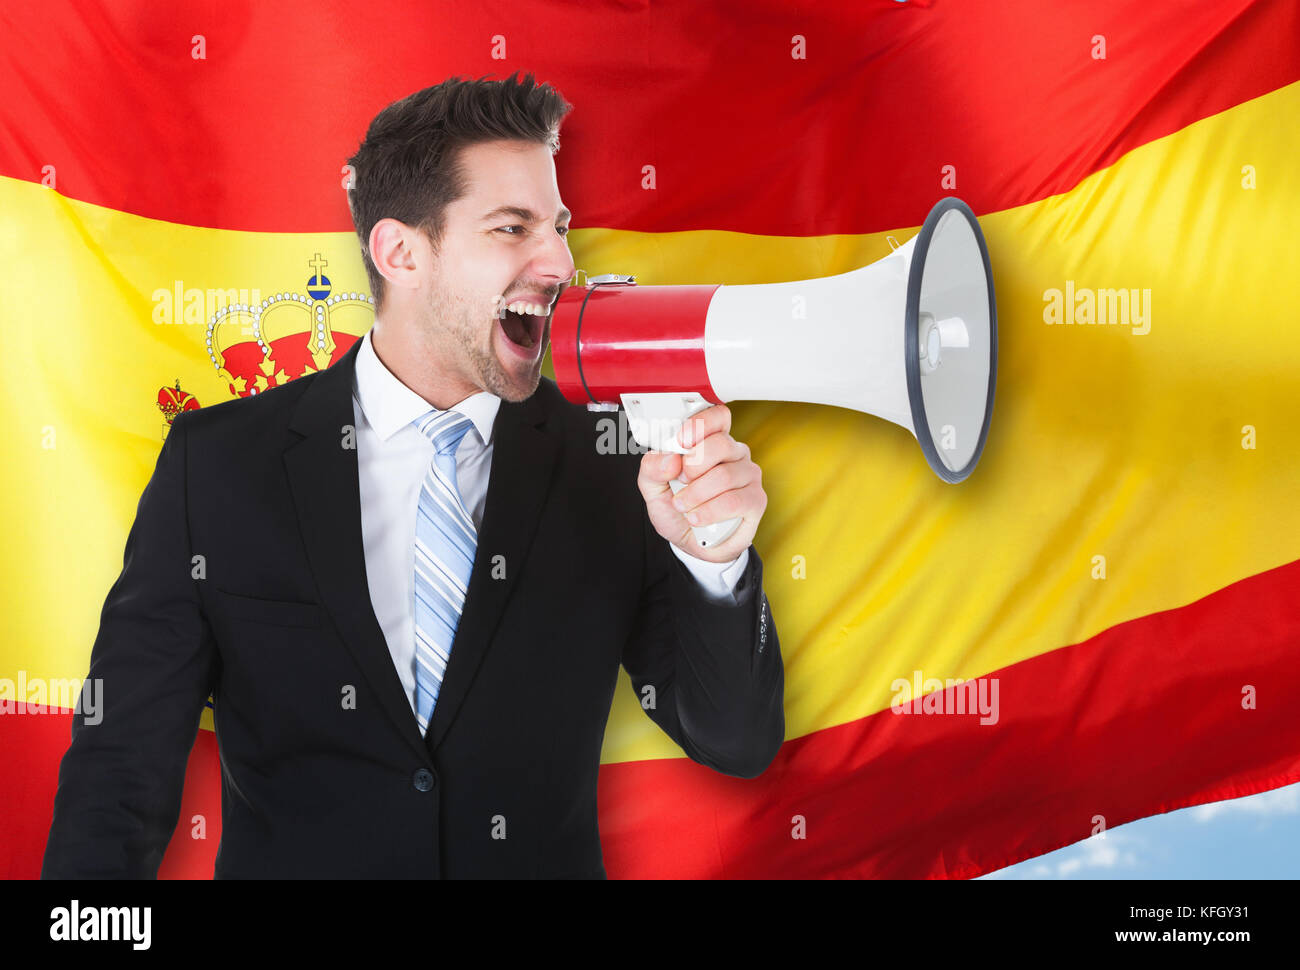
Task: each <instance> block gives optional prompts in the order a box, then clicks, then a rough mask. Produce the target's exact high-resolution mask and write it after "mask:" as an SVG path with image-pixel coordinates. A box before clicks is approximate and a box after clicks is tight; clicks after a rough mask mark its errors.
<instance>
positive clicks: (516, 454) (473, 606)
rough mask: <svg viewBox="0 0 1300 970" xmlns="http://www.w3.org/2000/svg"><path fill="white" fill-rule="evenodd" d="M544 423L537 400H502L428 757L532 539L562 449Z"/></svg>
mask: <svg viewBox="0 0 1300 970" xmlns="http://www.w3.org/2000/svg"><path fill="white" fill-rule="evenodd" d="M545 422H546V409H545V408H544V407H543V405H542V401H541V395H540V394H538V393H535V394H533V396H532V397H530V398H528V400H526V401H523V402H521V403H518V404H514V403H511V402H509V401H505V400H503V401H502V402H501V405H500V407H499V408H498V410H497V417H496V421H495V423H494V424H493V425H492V441H493V448H492V470H491V473H490V476H489V478H488V490H487V501H486V504H485V505H484V508H483V527H482V529H481V530H480V534H479V537H478V548H477V550H476V552H475V556H474V568H473V570H472V572H471V573H470V580H469V589H468V591H467V592H466V594H465V609H464V611H463V612H462V614H461V618H460V623H459V625H458V626H457V628H456V637H455V639H454V640H453V641H452V647H451V658H450V659H449V660H448V662H447V672H446V675H445V677H444V678H443V682H442V686H441V687H440V688H439V691H438V702H437V704H436V705H435V707H434V709H433V721H432V722H431V723H430V725H429V748H430V750H433V749H435V748H436V747H437V746H438V745H439V744H440V743H441V742H442V739H443V737H444V736H445V735H446V733H447V729H448V728H449V727H450V726H451V724H452V721H454V720H455V717H456V713H457V711H459V710H460V706H461V704H462V703H463V702H464V700H465V695H466V694H467V693H468V692H469V689H470V686H471V685H472V684H473V681H474V675H475V673H476V672H477V671H478V668H479V665H480V664H481V663H482V662H483V658H484V656H486V654H487V650H488V644H489V643H491V641H492V636H493V634H494V633H495V632H496V628H497V625H498V624H499V623H500V622H501V616H502V614H503V613H504V612H505V608H506V604H507V602H508V601H509V599H510V595H511V593H512V592H513V591H514V588H515V583H516V581H517V579H518V576H519V570H520V569H521V568H522V566H523V563H524V559H525V557H526V556H527V555H528V550H529V548H530V547H531V546H532V542H533V536H534V535H535V534H536V532H537V522H538V519H539V518H540V517H541V512H542V508H543V507H544V506H545V504H546V499H547V495H548V493H549V492H550V488H551V477H552V474H551V473H552V472H553V471H554V467H555V461H556V457H557V456H558V454H559V451H560V448H561V441H562V439H561V437H560V435H559V434H558V433H557V432H555V431H552V430H549V429H547V428H546V427H544V425H545ZM498 557H500V558H498ZM503 568H504V576H502V575H501V570H502V569H503ZM494 573H495V574H496V575H495V576H494Z"/></svg>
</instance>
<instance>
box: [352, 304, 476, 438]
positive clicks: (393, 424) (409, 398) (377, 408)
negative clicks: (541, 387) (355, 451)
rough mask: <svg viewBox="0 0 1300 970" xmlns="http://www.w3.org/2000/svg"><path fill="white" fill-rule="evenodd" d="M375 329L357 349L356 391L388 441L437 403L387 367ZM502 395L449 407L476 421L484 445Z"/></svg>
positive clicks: (365, 411)
mask: <svg viewBox="0 0 1300 970" xmlns="http://www.w3.org/2000/svg"><path fill="white" fill-rule="evenodd" d="M373 333H374V330H373V328H372V329H371V330H367V331H366V334H365V336H364V337H362V338H361V348H360V350H358V351H357V362H356V373H355V375H354V377H353V381H352V393H353V395H354V396H355V397H356V399H357V401H359V402H360V404H361V411H362V413H363V414H365V416H366V420H367V421H369V422H370V427H372V428H373V429H374V430H375V433H376V434H377V435H379V440H380V441H387V440H388V439H389V438H391V437H392V436H393V435H395V434H397V432H399V431H401V430H402V428H404V427H406V426H407V425H408V424H410V423H411V422H412V421H414V420H415V419H416V418H418V417H421V416H422V415H425V414H428V413H429V411H430V410H432V409H433V405H432V404H430V403H429V402H428V401H426V400H425V399H424V398H422V397H420V395H418V394H416V393H415V392H414V391H413V390H411V389H410V388H409V387H407V386H406V385H405V384H403V383H402V382H401V381H400V380H398V379H397V377H396V376H395V375H394V374H393V372H392V371H390V370H389V369H388V368H387V367H385V366H384V363H383V361H381V360H380V359H379V356H378V355H377V354H376V353H375V348H374V347H373V346H371V339H370V338H371V334H373ZM500 406H501V398H499V397H497V396H496V395H495V394H492V393H491V392H489V391H479V392H478V393H477V394H471V395H470V396H469V397H467V398H465V400H463V401H461V402H459V403H458V404H455V405H453V406H452V407H450V408H448V410H451V411H458V412H459V413H461V414H463V415H465V417H467V418H469V419H470V420H471V421H472V422H474V430H475V431H477V432H478V436H479V440H481V441H482V442H483V444H484V445H489V444H491V443H492V425H493V423H494V422H495V421H496V416H497V409H498V408H499V407H500Z"/></svg>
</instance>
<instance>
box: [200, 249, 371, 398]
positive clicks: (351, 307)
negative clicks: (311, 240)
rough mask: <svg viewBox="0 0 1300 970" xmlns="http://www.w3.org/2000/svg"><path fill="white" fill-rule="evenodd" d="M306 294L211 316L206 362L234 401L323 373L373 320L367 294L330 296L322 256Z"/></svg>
mask: <svg viewBox="0 0 1300 970" xmlns="http://www.w3.org/2000/svg"><path fill="white" fill-rule="evenodd" d="M307 265H309V266H310V267H311V268H312V269H313V270H314V271H315V272H314V273H313V275H312V276H310V277H308V279H307V292H306V293H305V294H303V293H290V292H283V293H276V294H275V295H273V296H270V297H267V298H266V299H265V300H263V301H262V302H261V303H260V304H257V303H253V304H245V303H236V304H233V305H230V306H226V307H223V308H222V309H220V310H218V311H217V312H216V313H214V314H213V315H212V316H211V317H209V318H208V329H207V337H206V340H207V351H208V359H209V360H210V361H211V362H212V366H213V367H214V368H215V369H216V372H217V377H218V378H219V379H220V380H221V381H223V382H224V383H225V384H227V385H228V386H229V388H230V393H231V394H233V395H235V396H236V397H249V396H251V395H253V394H257V393H259V392H261V391H265V390H266V389H267V388H270V387H275V386H277V385H279V384H287V383H288V382H289V381H291V380H293V379H294V378H296V377H302V376H303V375H304V374H311V373H314V372H316V371H320V370H324V369H325V368H327V367H329V366H330V365H331V364H333V363H334V362H335V361H337V360H338V359H339V358H340V357H342V356H343V355H344V354H346V353H347V352H348V350H349V349H350V348H351V347H352V345H353V344H354V343H356V342H357V340H359V339H360V338H361V336H362V335H364V334H365V332H366V331H367V330H369V329H370V326H371V324H372V323H373V322H374V316H375V309H374V306H375V301H374V298H373V297H371V296H370V294H368V293H359V292H347V293H335V294H331V292H330V290H331V284H330V279H329V277H328V276H326V275H325V272H324V270H325V267H326V266H328V265H329V261H328V260H326V259H322V258H321V254H320V253H316V255H315V256H314V257H313V258H312V259H309V260H308V261H307Z"/></svg>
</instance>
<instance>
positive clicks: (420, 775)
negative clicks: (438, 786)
mask: <svg viewBox="0 0 1300 970" xmlns="http://www.w3.org/2000/svg"><path fill="white" fill-rule="evenodd" d="M411 782H412V784H414V785H415V790H416V791H429V790H430V789H432V788H433V772H432V771H430V770H429V769H428V768H420V769H419V770H418V771H416V773H415V774H414V775H413V776H412V778H411Z"/></svg>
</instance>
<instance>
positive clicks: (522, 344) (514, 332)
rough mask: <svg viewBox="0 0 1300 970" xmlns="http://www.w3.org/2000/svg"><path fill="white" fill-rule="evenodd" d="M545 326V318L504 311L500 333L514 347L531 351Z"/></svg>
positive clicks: (540, 337)
mask: <svg viewBox="0 0 1300 970" xmlns="http://www.w3.org/2000/svg"><path fill="white" fill-rule="evenodd" d="M545 326H546V317H545V316H533V315H532V314H531V313H516V312H515V311H514V310H506V311H505V315H504V316H503V317H502V318H501V332H502V333H504V334H505V335H506V339H507V340H509V341H510V342H511V343H512V344H514V345H515V346H516V347H519V348H521V349H522V350H533V349H534V348H535V347H536V346H537V342H538V341H539V340H541V339H542V330H543V328H544V327H545Z"/></svg>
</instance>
